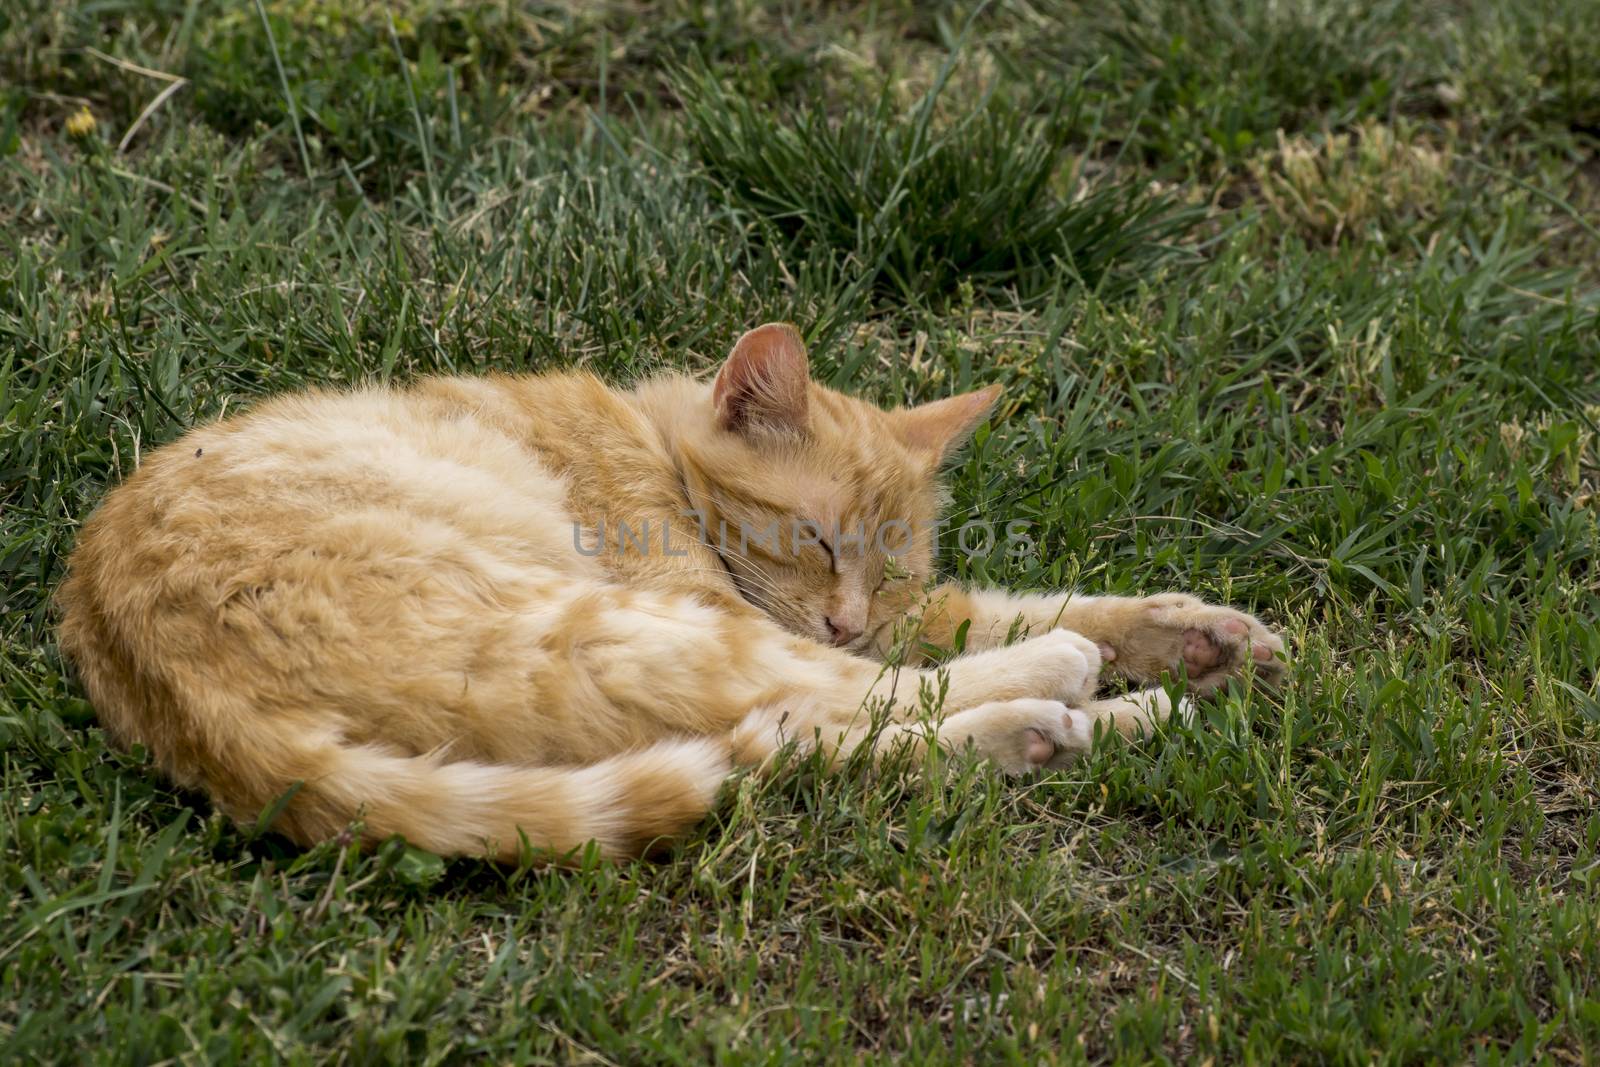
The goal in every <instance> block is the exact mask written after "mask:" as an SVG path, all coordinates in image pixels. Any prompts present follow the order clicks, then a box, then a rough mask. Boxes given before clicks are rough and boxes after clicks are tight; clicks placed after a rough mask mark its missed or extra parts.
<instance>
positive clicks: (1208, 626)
mask: <svg viewBox="0 0 1600 1067" xmlns="http://www.w3.org/2000/svg"><path fill="white" fill-rule="evenodd" d="M926 619H927V622H928V624H929V625H928V629H929V632H930V634H931V639H932V640H934V641H938V640H939V639H940V637H941V635H944V636H946V637H947V639H948V638H950V637H953V636H954V634H956V633H957V632H960V628H961V626H962V623H963V622H965V623H966V630H965V638H966V645H967V647H968V648H984V647H990V646H992V645H994V644H999V643H1003V642H1004V641H1006V640H1007V639H1008V637H1013V636H1016V635H1018V634H1039V633H1044V632H1049V631H1052V630H1056V629H1065V630H1070V631H1073V632H1074V633H1077V634H1081V635H1083V636H1084V637H1086V638H1088V639H1089V640H1090V641H1092V642H1094V643H1095V645H1096V646H1097V647H1098V648H1099V649H1100V653H1101V656H1102V658H1103V660H1104V662H1105V665H1106V670H1107V671H1108V672H1109V673H1114V674H1117V675H1120V676H1122V677H1125V678H1129V679H1132V680H1133V681H1137V682H1159V681H1161V678H1162V675H1163V674H1172V675H1175V674H1176V673H1177V672H1178V671H1179V669H1180V668H1181V669H1182V670H1183V671H1184V672H1185V673H1186V674H1187V676H1188V679H1189V686H1190V688H1191V689H1193V690H1195V691H1197V692H1209V691H1211V690H1213V689H1217V688H1219V687H1220V686H1221V685H1223V683H1224V682H1226V681H1227V679H1228V678H1230V677H1232V676H1235V675H1238V674H1242V673H1243V672H1244V671H1245V670H1247V669H1252V668H1253V669H1254V670H1255V672H1256V674H1257V675H1258V676H1260V677H1262V678H1264V679H1265V680H1267V681H1277V680H1279V679H1280V678H1281V677H1282V676H1283V675H1284V673H1285V672H1286V670H1287V667H1286V664H1285V663H1284V660H1283V652H1284V644H1283V639H1282V638H1281V637H1279V636H1278V635H1277V634H1275V633H1273V632H1272V631H1271V630H1269V629H1267V627H1266V626H1265V624H1263V623H1262V622H1261V621H1260V620H1259V619H1257V618H1255V617H1254V616H1253V615H1249V614H1247V613H1245V612H1242V611H1238V610H1235V609H1233V608H1227V607H1220V606H1218V605H1215V604H1207V603H1205V602H1204V601H1202V600H1200V599H1198V598H1196V597H1192V596H1189V595H1187V594H1185V593H1162V594H1159V595H1156V596H1148V597H1116V596H1110V597H1095V596H1077V595H1071V594H1067V595H1064V594H1053V595H1051V594H1037V593H1034V594H1012V593H1006V592H1004V591H1002V590H967V589H962V588H960V587H959V586H953V585H951V586H944V587H941V588H940V589H938V590H936V591H935V593H934V595H933V597H932V598H931V600H930V602H929V609H928V613H927V616H926Z"/></svg>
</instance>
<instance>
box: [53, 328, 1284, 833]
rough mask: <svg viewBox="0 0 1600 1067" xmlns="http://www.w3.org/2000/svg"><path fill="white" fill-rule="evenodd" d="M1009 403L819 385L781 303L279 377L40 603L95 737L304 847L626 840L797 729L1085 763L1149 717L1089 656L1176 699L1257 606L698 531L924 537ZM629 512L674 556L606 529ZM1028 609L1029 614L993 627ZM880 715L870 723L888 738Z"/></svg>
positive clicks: (709, 793)
mask: <svg viewBox="0 0 1600 1067" xmlns="http://www.w3.org/2000/svg"><path fill="white" fill-rule="evenodd" d="M997 395H998V393H997V390H995V389H993V388H991V389H986V390H983V391H981V392H978V393H974V394H968V395H966V396H962V397H955V398H951V399H949V400H945V401H940V402H936V403H933V404H928V405H924V406H922V407H919V408H912V409H905V410H897V411H883V410H881V409H879V408H877V407H874V406H872V405H870V404H867V403H864V402H862V401H860V400H857V399H854V398H851V397H848V396H845V395H843V394H841V393H838V392H835V391H832V390H829V389H826V388H824V387H822V386H820V385H818V384H816V383H815V382H812V381H811V380H810V379H809V376H808V375H807V372H806V357H805V352H804V350H803V348H802V347H801V345H800V341H799V337H798V335H797V334H796V333H795V332H794V331H793V330H792V328H790V327H787V326H778V325H769V326H763V327H760V328H758V329H756V330H753V331H751V332H750V333H748V334H746V335H745V336H744V337H743V338H741V339H740V341H739V343H738V345H737V346H736V347H735V349H734V351H733V353H732V354H731V355H730V357H729V359H728V361H727V363H726V364H725V365H724V367H723V368H722V371H721V372H720V373H719V375H718V376H717V379H716V381H715V382H713V383H704V382H700V381H696V380H694V379H691V378H688V377H665V378H659V379H655V380H652V381H647V382H645V383H643V384H641V385H639V386H638V387H636V388H634V389H632V390H620V389H615V388H612V387H609V386H607V385H606V384H604V383H603V382H601V381H599V380H598V379H596V378H594V377H592V376H589V375H586V374H554V375H541V376H523V377H489V378H438V379H429V380H424V381H422V382H419V383H417V384H416V385H414V386H412V387H410V388H407V389H383V388H367V389H362V390H358V391H354V392H310V393H304V394H300V395H293V396H284V397H279V398H277V399H274V400H270V401H268V402H265V403H263V404H261V405H260V406H258V407H257V408H255V409H254V410H252V411H250V412H248V413H247V414H244V415H238V416H233V417H230V418H228V419H225V420H222V421H220V422H216V423H213V424H211V425H208V426H204V427H201V428H199V429H196V430H194V431H192V432H190V433H188V434H187V435H185V436H184V437H183V438H182V439H181V440H179V441H177V442H175V443H173V444H171V445H168V446H166V447H165V448H162V449H160V450H158V451H157V452H155V453H154V454H152V455H150V456H148V457H147V458H146V460H145V462H144V464H143V465H142V466H141V467H140V469H139V470H138V471H137V472H136V473H135V474H134V475H133V476H132V477H130V478H129V479H128V480H127V482H126V483H125V484H124V485H122V486H120V487H119V488H117V489H115V490H114V491H112V492H111V493H110V494H109V496H108V497H107V499H106V501H105V503H104V505H103V506H102V507H101V508H100V509H99V511H98V512H97V513H96V514H95V515H94V516H93V517H92V518H91V519H90V520H89V522H88V523H87V524H86V525H85V526H84V528H83V531H82V533H81V535H80V537H79V539H78V544H77V547H76V550H75V551H74V553H73V555H72V558H71V561H70V573H69V577H68V580H67V581H66V582H65V583H64V585H63V586H62V588H61V590H60V593H59V603H60V605H61V608H62V611H63V615H62V624H61V641H62V646H63V648H64V649H65V650H66V652H67V653H68V654H69V655H70V657H71V659H72V660H73V661H74V662H75V664H76V666H77V668H78V671H79V673H80V675H81V678H82V680H83V684H84V685H85V686H86V688H87V690H88V692H89V695H90V697H91V699H92V700H93V702H94V705H95V707H96V709H97V711H98V713H99V716H100V718H101V720H102V722H103V723H104V725H105V726H106V728H107V729H108V730H109V731H110V732H111V733H112V734H113V735H114V736H115V737H116V738H117V739H118V740H119V741H121V742H123V743H125V744H131V743H139V744H143V745H144V746H146V747H147V748H148V749H149V750H150V751H151V752H152V753H153V754H154V756H155V759H156V761H157V762H158V764H159V766H160V767H161V769H162V770H163V771H164V772H165V773H166V774H167V775H168V776H170V777H171V778H172V780H174V781H175V782H177V783H179V784H180V785H183V786H186V787H190V788H195V789H199V790H202V791H204V792H205V793H206V794H207V795H208V796H209V797H210V798H211V799H212V801H213V802H214V803H216V804H217V805H218V806H219V807H220V808H222V809H223V810H224V811H226V812H227V813H228V814H230V815H231V816H233V817H234V818H236V819H240V820H243V821H246V822H252V821H254V820H255V819H256V818H257V816H258V814H259V813H260V812H261V811H263V810H264V809H267V808H268V807H269V806H271V805H272V804H273V803H274V802H275V801H276V800H277V799H278V798H279V797H281V796H283V795H284V794H285V793H286V792H288V791H289V790H290V789H291V787H294V786H296V783H298V788H297V789H296V791H295V792H294V793H293V795H292V797H291V798H290V799H289V801H288V802H287V804H286V805H285V806H284V808H283V811H282V813H281V815H280V816H279V818H278V822H277V824H276V827H277V829H279V830H281V831H282V832H283V833H285V834H287V835H288V836H289V837H291V838H293V839H294V840H296V841H300V842H303V843H309V842H314V841H317V840H321V839H325V838H327V837H330V836H332V835H335V834H337V833H339V832H340V831H342V830H343V829H345V828H346V827H347V826H348V825H350V824H351V823H352V822H353V821H356V820H359V821H360V822H361V824H362V825H363V827H364V831H365V833H366V834H367V835H368V836H369V837H376V838H381V837H384V836H387V835H389V834H393V833H401V834H404V835H405V836H406V837H407V838H408V839H410V840H411V841H413V842H414V843H416V844H418V845H421V846H423V847H426V848H429V849H433V850H435V851H438V852H441V853H449V854H456V853H467V854H481V855H488V856H493V857H498V858H502V859H512V858H514V857H516V856H517V855H518V853H519V850H520V849H521V847H522V842H523V840H524V839H525V840H526V841H527V842H528V843H530V844H531V845H533V846H535V847H537V848H542V849H552V850H554V851H556V852H563V851H566V850H569V849H572V848H575V847H577V846H579V845H582V844H583V843H585V842H587V841H591V840H592V841H596V842H598V843H599V845H600V847H601V848H602V849H603V850H604V851H605V852H606V853H607V854H609V855H617V856H620V855H629V854H634V853H637V852H639V851H641V850H643V849H645V848H646V847H648V846H649V845H650V843H651V842H654V841H658V840H662V839H666V838H670V837H671V836H672V835H674V834H676V833H679V832H681V831H682V830H683V829H684V828H686V827H688V826H690V825H692V824H693V823H695V822H696V821H697V820H698V819H699V818H701V816H702V815H703V814H704V813H705V812H706V811H707V810H708V809H709V807H710V806H711V805H712V804H713V803H714V799H715V795H716V792H717V788H718V785H719V783H720V782H721V781H722V780H723V778H724V777H725V776H726V775H727V774H728V773H729V772H730V770H731V769H732V767H733V766H734V765H735V764H738V763H760V762H761V761H763V760H765V759H766V758H767V757H768V756H770V755H771V754H772V752H773V751H775V749H776V748H777V747H778V746H779V745H781V744H783V743H784V742H785V741H787V740H791V739H793V740H797V741H798V742H800V743H801V744H814V743H820V744H822V745H824V746H825V747H827V748H828V749H829V750H830V751H833V752H841V753H842V752H845V751H848V750H849V749H851V748H853V747H855V746H856V745H859V744H873V745H876V746H878V747H880V748H881V747H882V746H883V745H884V744H886V743H887V741H889V740H891V739H895V738H910V739H911V743H914V744H916V743H923V742H925V741H927V740H928V739H930V738H932V739H935V740H937V741H938V742H940V743H945V744H951V745H959V744H963V743H966V742H969V741H970V742H971V743H972V744H973V745H974V746H976V748H977V749H978V751H979V752H980V753H981V754H982V755H985V756H987V757H989V758H991V759H992V760H993V761H994V762H995V763H996V764H997V765H999V766H1000V767H1001V768H1002V769H1003V770H1006V771H1010V772H1019V771H1025V770H1028V769H1030V768H1034V767H1039V766H1047V765H1054V764H1056V763H1059V762H1061V761H1063V760H1066V759H1070V758H1072V757H1073V756H1075V755H1076V754H1079V753H1081V752H1083V751H1085V750H1086V749H1087V747H1088V745H1089V743H1090V738H1091V737H1092V727H1093V723H1094V722H1095V720H1097V719H1104V720H1106V721H1108V722H1110V723H1113V724H1115V725H1117V726H1118V727H1119V728H1121V729H1123V730H1124V731H1125V732H1129V733H1134V732H1137V730H1138V729H1140V728H1147V727H1149V726H1150V725H1151V724H1152V723H1153V722H1155V721H1157V720H1159V719H1160V718H1162V717H1164V716H1165V715H1166V714H1168V713H1169V712H1170V710H1171V709H1170V707H1169V706H1168V705H1167V702H1166V700H1165V697H1164V695H1162V694H1160V693H1159V692H1149V693H1144V694H1135V695H1134V696H1132V697H1128V698H1117V699H1112V700H1096V699H1095V695H1096V689H1097V686H1098V684H1099V680H1100V677H1101V673H1102V671H1101V669H1102V666H1103V665H1104V666H1105V667H1106V668H1107V673H1112V672H1120V673H1121V674H1123V675H1125V676H1126V677H1129V678H1132V679H1135V680H1137V681H1145V682H1150V681H1155V680H1157V679H1158V678H1159V676H1160V674H1161V673H1162V672H1163V671H1167V670H1174V669H1177V668H1178V667H1179V666H1180V665H1182V667H1183V668H1184V669H1186V670H1187V672H1188V674H1189V675H1190V677H1191V679H1192V680H1193V683H1194V685H1197V686H1198V687H1199V688H1202V689H1203V688H1208V687H1212V686H1215V685H1217V684H1220V683H1221V682H1222V680H1224V679H1225V678H1226V677H1228V676H1229V675H1231V674H1234V673H1236V672H1238V671H1239V670H1241V669H1243V668H1245V667H1248V666H1256V667H1259V668H1264V669H1266V670H1267V671H1268V672H1269V673H1271V672H1274V671H1276V670H1277V669H1278V668H1279V664H1278V661H1277V658H1276V656H1275V653H1277V652H1279V651H1280V650H1281V648H1282V644H1281V642H1280V641H1279V640H1278V638H1276V637H1275V636H1273V635H1272V634H1270V633H1269V632H1268V631H1266V630H1265V629H1264V628H1263V627H1262V626H1261V624H1260V623H1258V622H1257V621H1256V620H1254V619H1253V618H1251V617H1250V616H1248V615H1244V614H1242V613H1239V612H1234V611H1231V610H1229V609H1225V608H1214V607H1210V606H1207V605H1204V604H1201V603H1200V602H1198V601H1195V600H1193V599H1191V598H1188V597H1184V596H1181V595H1168V596H1166V597H1156V598H1149V599H1133V600H1130V599H1121V598H1112V599H1096V598H1081V597H1067V596H1065V595H1061V594H1056V595H1035V596H1031V597H1021V598H1016V597H1011V596H1008V595H1007V594H1004V593H1000V592H996V591H968V590H963V589H959V588H955V587H941V588H939V589H937V590H935V591H934V594H933V597H932V599H931V601H926V602H924V600H923V597H924V590H925V589H926V588H927V579H928V578H929V575H930V573H931V570H932V565H933V549H932V543H931V536H930V535H928V534H926V533H925V532H923V533H918V534H917V535H916V537H915V539H914V541H913V542H912V543H910V544H909V546H908V547H907V550H906V551H904V552H903V553H901V554H899V555H897V556H896V557H895V562H894V564H893V565H889V564H888V562H887V554H886V553H885V552H883V551H880V550H879V549H878V547H877V546H873V545H867V546H865V548H864V550H863V551H861V552H859V553H855V552H847V551H843V550H842V549H841V548H840V547H839V546H835V545H832V544H827V545H819V544H807V543H799V542H798V540H797V539H796V538H794V537H791V536H789V533H790V531H789V530H788V529H787V528H785V529H784V530H783V533H782V536H781V537H780V538H779V539H778V541H776V542H774V543H771V544H765V543H763V544H758V545H746V546H741V545H739V544H733V545H731V546H729V545H723V544H721V543H719V538H718V537H717V536H715V531H716V530H717V529H718V528H719V527H720V526H721V525H722V524H724V523H727V524H729V525H730V526H731V527H732V528H734V529H737V528H738V526H739V524H740V523H744V524H747V525H751V526H754V527H756V528H764V527H765V526H767V525H768V524H770V523H771V522H773V521H776V520H781V521H782V522H783V523H788V522H790V520H793V519H796V518H803V519H807V520H813V521H815V522H817V523H818V524H819V525H820V526H821V527H822V528H823V529H831V528H833V527H835V526H838V527H840V528H844V529H850V528H854V527H855V525H856V524H858V523H860V524H862V525H863V526H864V527H865V528H867V529H872V528H873V527H874V525H875V524H882V523H885V522H888V521H891V520H901V521H906V522H908V523H910V524H912V525H913V528H914V529H915V528H916V527H917V526H918V525H926V524H927V523H929V522H931V520H932V519H933V518H934V517H935V515H936V513H937V506H938V499H939V494H938V486H937V479H936V474H937V470H938V467H939V465H940V463H941V461H942V460H943V458H944V457H945V456H946V454H947V453H948V452H949V450H950V449H952V448H954V447H956V446H957V445H958V444H959V442H960V441H961V440H962V439H963V438H964V437H965V436H966V434H967V433H968V432H970V430H971V429H972V428H973V426H974V425H976V424H977V423H978V422H979V421H981V420H982V419H983V418H984V417H985V416H986V415H987V414H988V412H989V410H990V408H991V407H992V405H993V403H994V401H995V400H996V398H997ZM690 511H694V512H698V514H697V515H694V516H689V515H686V513H687V512H690ZM644 520H649V521H651V522H652V523H661V524H663V526H670V530H669V531H668V538H667V544H665V545H664V544H662V543H661V534H660V532H659V530H653V532H652V536H651V538H650V540H649V542H648V543H647V544H646V545H644V546H643V547H640V546H635V545H628V544H622V543H614V542H620V539H621V538H620V527H619V523H623V522H627V523H629V524H631V525H632V526H633V527H635V528H637V526H638V525H639V524H640V522H641V521H644ZM895 547H898V546H895ZM910 612H915V613H916V614H917V616H918V617H919V618H920V619H921V622H922V625H923V627H924V630H925V632H926V634H927V635H929V636H931V637H933V638H935V639H938V638H940V637H944V638H948V636H949V635H950V634H951V633H953V632H954V630H955V628H956V627H957V626H959V625H960V623H961V622H962V621H967V620H970V623H969V631H968V640H967V644H968V647H969V649H971V651H970V652H968V653H967V654H966V655H963V656H961V657H958V658H957V659H955V660H954V661H952V663H950V664H949V666H948V668H947V673H948V679H947V682H948V689H947V692H946V695H945V700H944V711H945V712H946V713H948V714H947V715H946V717H945V718H944V719H943V721H942V724H938V723H936V724H934V725H932V726H927V725H923V724H919V723H918V722H916V721H914V713H915V712H916V711H917V700H916V694H917V692H918V689H919V686H920V685H922V684H923V683H928V684H930V685H937V683H938V679H937V678H936V677H935V675H934V673H933V672H932V671H930V670H928V669H925V668H920V667H916V666H908V667H905V668H903V669H888V668H886V667H885V665H884V664H883V663H882V662H881V661H880V660H879V659H878V657H881V656H882V655H883V654H884V653H885V652H886V651H887V650H888V649H889V648H890V646H891V644H892V641H891V637H892V635H893V634H894V633H895V631H896V627H897V625H898V624H900V623H901V622H902V621H903V620H904V619H906V617H907V614H908V613H910ZM1019 619H1020V621H1021V623H1022V624H1023V625H1024V626H1025V627H1026V628H1027V630H1028V632H1029V633H1030V634H1032V635H1033V636H1030V637H1029V638H1028V639H1027V640H1024V641H1022V642H1020V643H1017V644H1013V645H1010V646H1003V641H1004V638H1005V636H1006V634H1007V632H1008V631H1009V630H1011V629H1012V627H1013V624H1014V623H1016V622H1017V621H1018V620H1019ZM1263 653H1265V655H1264V654H1263ZM1192 687H1193V686H1192ZM873 703H875V704H877V705H880V706H881V705H884V704H888V705H889V707H890V712H889V714H890V716H891V718H893V719H894V720H895V722H894V723H892V724H891V726H890V728H889V729H888V730H886V731H884V732H883V733H880V734H876V735H874V734H873V733H872V731H870V730H867V729H866V727H865V723H866V721H867V716H866V715H865V713H864V712H863V707H864V706H865V705H868V704H873Z"/></svg>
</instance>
